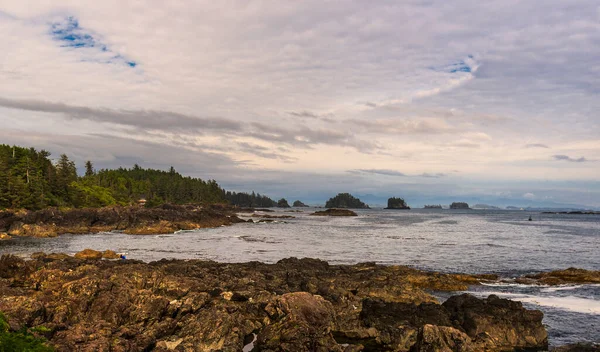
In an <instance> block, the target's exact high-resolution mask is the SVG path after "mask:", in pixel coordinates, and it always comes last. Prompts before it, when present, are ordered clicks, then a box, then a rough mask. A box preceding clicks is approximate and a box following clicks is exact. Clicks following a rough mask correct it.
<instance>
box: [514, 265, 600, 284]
mask: <svg viewBox="0 0 600 352" xmlns="http://www.w3.org/2000/svg"><path fill="white" fill-rule="evenodd" d="M515 281H516V282H518V283H522V284H542V285H562V284H600V271H599V270H585V269H577V268H568V269H565V270H555V271H550V272H546V273H538V274H532V275H525V276H523V277H520V278H517V279H516V280H515Z"/></svg>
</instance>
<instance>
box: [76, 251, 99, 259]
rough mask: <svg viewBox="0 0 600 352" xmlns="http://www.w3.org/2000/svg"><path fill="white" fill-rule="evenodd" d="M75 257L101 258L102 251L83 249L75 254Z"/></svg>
mask: <svg viewBox="0 0 600 352" xmlns="http://www.w3.org/2000/svg"><path fill="white" fill-rule="evenodd" d="M75 258H77V259H102V252H100V251H95V250H93V249H89V248H87V249H84V250H82V251H81V252H77V253H76V254H75Z"/></svg>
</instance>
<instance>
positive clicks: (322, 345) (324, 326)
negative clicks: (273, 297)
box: [255, 292, 342, 352]
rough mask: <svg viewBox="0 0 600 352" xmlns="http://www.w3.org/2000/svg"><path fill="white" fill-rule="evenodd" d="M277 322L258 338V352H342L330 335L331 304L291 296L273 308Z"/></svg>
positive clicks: (310, 297) (305, 295) (302, 295)
mask: <svg viewBox="0 0 600 352" xmlns="http://www.w3.org/2000/svg"><path fill="white" fill-rule="evenodd" d="M265 310H266V311H267V312H271V314H270V315H271V319H273V320H275V322H274V323H271V324H269V325H268V326H267V327H266V328H265V329H263V330H262V331H261V332H260V333H259V334H258V336H257V338H256V343H255V348H256V349H258V350H259V351H323V352H326V351H339V352H342V348H341V347H340V346H339V345H338V344H337V342H336V341H335V339H334V338H333V336H332V334H331V328H332V326H333V320H334V311H333V307H332V305H331V303H330V302H328V301H326V300H324V299H323V297H321V296H314V295H311V294H310V293H307V292H296V293H288V294H285V295H283V296H281V298H279V299H278V300H277V301H276V302H275V303H272V304H271V306H267V307H266V308H265Z"/></svg>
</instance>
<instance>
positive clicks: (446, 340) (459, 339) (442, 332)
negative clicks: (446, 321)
mask: <svg viewBox="0 0 600 352" xmlns="http://www.w3.org/2000/svg"><path fill="white" fill-rule="evenodd" d="M410 351H411V352H477V351H481V349H479V348H476V347H475V346H474V344H473V343H472V342H471V338H470V337H469V336H468V335H467V334H465V333H464V332H462V331H460V330H457V329H455V328H452V327H449V326H435V325H431V324H426V325H424V326H423V327H422V328H420V329H419V335H418V336H417V343H416V344H415V345H414V346H413V347H412V349H411V350H410Z"/></svg>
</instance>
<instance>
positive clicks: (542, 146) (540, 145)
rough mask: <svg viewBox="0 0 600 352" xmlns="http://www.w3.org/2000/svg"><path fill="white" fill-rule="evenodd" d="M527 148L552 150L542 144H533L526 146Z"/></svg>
mask: <svg viewBox="0 0 600 352" xmlns="http://www.w3.org/2000/svg"><path fill="white" fill-rule="evenodd" d="M525 148H546V149H548V148H550V147H548V146H547V145H545V144H541V143H532V144H526V145H525Z"/></svg>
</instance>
